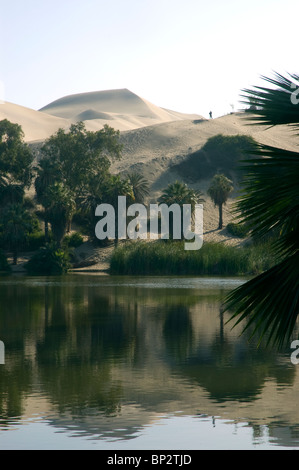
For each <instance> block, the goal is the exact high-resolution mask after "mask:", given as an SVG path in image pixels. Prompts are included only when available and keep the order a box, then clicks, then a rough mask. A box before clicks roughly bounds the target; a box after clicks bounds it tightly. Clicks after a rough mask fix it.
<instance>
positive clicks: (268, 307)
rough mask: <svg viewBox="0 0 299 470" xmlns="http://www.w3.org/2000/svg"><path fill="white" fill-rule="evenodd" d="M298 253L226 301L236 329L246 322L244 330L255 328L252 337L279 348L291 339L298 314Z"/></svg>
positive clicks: (239, 288)
mask: <svg viewBox="0 0 299 470" xmlns="http://www.w3.org/2000/svg"><path fill="white" fill-rule="evenodd" d="M298 266H299V253H297V254H296V255H294V256H291V257H289V258H286V259H284V260H283V261H282V262H280V263H279V264H277V265H276V266H274V267H273V268H271V269H269V270H268V271H266V272H265V273H263V274H260V275H259V276H257V277H255V278H254V279H251V280H250V281H247V282H246V283H245V284H243V285H241V286H240V287H238V288H237V289H235V290H234V291H232V292H231V293H230V294H229V295H228V296H227V298H226V302H225V309H226V310H229V311H230V310H231V311H233V312H234V313H233V314H232V316H231V317H230V319H229V320H228V323H229V322H231V321H233V320H235V323H234V325H233V327H235V326H236V325H237V324H239V323H241V322H242V321H246V326H245V327H244V329H243V331H245V330H248V328H249V327H250V326H253V331H252V334H251V336H254V335H256V334H258V335H259V340H260V342H261V341H262V339H263V338H265V337H267V340H266V343H267V344H268V345H269V344H270V343H272V344H273V345H275V346H277V347H278V348H281V347H283V345H284V344H285V343H286V342H287V341H289V340H290V338H291V336H292V333H293V331H294V327H295V324H296V320H297V316H298V313H299V276H298V269H299V268H298Z"/></svg>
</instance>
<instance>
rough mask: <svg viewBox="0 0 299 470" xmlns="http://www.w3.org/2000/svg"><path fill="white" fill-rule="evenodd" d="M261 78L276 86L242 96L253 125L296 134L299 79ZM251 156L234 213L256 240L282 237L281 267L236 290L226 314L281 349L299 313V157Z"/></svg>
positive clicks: (261, 149) (277, 152)
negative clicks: (287, 128) (289, 128)
mask: <svg viewBox="0 0 299 470" xmlns="http://www.w3.org/2000/svg"><path fill="white" fill-rule="evenodd" d="M263 78H264V80H265V81H266V82H269V83H270V84H271V85H272V86H271V87H267V86H265V87H255V88H254V89H253V90H247V89H246V90H244V95H243V97H244V98H245V101H246V99H248V98H250V102H251V103H253V104H254V105H255V107H256V110H255V111H254V113H255V114H254V115H252V116H251V117H250V119H251V121H252V123H253V124H255V123H264V124H267V125H269V126H275V125H279V124H289V125H291V126H292V127H293V128H294V129H295V130H296V131H298V129H299V105H298V104H297V102H296V100H294V90H295V91H296V90H297V91H298V89H299V87H298V86H297V85H298V80H299V76H298V75H290V76H289V77H284V76H282V75H280V74H275V76H274V78H267V77H263ZM294 81H295V82H297V85H296V83H294ZM273 85H274V87H273ZM296 87H297V88H296ZM251 154H253V155H254V158H251V159H250V160H247V162H244V163H243V164H242V166H243V167H244V171H245V177H244V189H243V193H242V196H241V197H240V199H239V201H238V202H237V204H236V210H237V211H240V213H241V220H242V221H243V222H245V223H246V224H248V226H249V228H251V230H252V234H253V235H254V236H255V238H262V237H264V236H265V235H267V234H268V233H271V231H273V229H276V230H278V231H279V233H280V236H279V238H278V239H277V241H276V242H275V243H274V244H273V249H274V250H275V253H276V254H277V256H278V261H277V264H276V265H275V266H273V267H272V268H271V269H269V270H267V271H265V272H264V273H262V274H261V275H259V276H257V277H255V278H254V279H252V280H250V281H248V282H246V283H245V284H243V285H242V286H240V287H239V288H237V289H235V290H233V291H232V292H231V293H230V294H229V295H228V296H227V298H226V302H225V308H226V310H231V311H233V314H232V317H231V319H230V320H234V321H235V324H238V323H240V322H241V321H247V323H246V326H245V329H246V328H248V327H249V325H255V327H254V334H257V333H258V334H259V336H260V339H262V338H263V337H264V336H265V335H267V342H268V344H269V343H272V344H274V345H277V346H278V347H281V346H283V345H284V344H286V342H288V341H289V340H290V338H291V336H292V334H293V332H294V327H295V323H296V319H297V316H298V313H299V268H298V266H299V184H298V182H299V152H291V151H287V150H285V149H280V148H276V147H270V146H266V145H261V144H257V145H256V147H255V150H254V151H253V152H251Z"/></svg>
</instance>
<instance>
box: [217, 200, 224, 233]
mask: <svg viewBox="0 0 299 470" xmlns="http://www.w3.org/2000/svg"><path fill="white" fill-rule="evenodd" d="M222 227H223V211H222V204H219V227H218V230H220V229H222Z"/></svg>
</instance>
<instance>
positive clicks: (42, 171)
mask: <svg viewBox="0 0 299 470" xmlns="http://www.w3.org/2000/svg"><path fill="white" fill-rule="evenodd" d="M36 174H37V176H36V178H35V182H34V186H35V192H36V200H37V202H38V203H39V204H41V205H42V206H44V207H45V205H46V203H47V201H46V197H45V196H46V193H47V190H48V188H49V187H50V186H52V185H54V184H55V183H57V182H59V181H60V178H61V173H60V171H59V167H58V165H57V162H55V161H53V160H51V158H44V159H42V160H40V162H39V165H38V167H37V168H36ZM40 215H42V217H43V219H44V224H45V240H46V242H47V241H48V233H49V220H48V216H47V211H44V212H43V213H42V214H40Z"/></svg>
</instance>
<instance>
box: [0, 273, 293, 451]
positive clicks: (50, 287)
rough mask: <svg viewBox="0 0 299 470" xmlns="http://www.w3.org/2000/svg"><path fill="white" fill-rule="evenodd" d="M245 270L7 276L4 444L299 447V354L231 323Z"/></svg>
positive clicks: (0, 402)
mask: <svg viewBox="0 0 299 470" xmlns="http://www.w3.org/2000/svg"><path fill="white" fill-rule="evenodd" d="M241 282H243V281H242V280H240V279H215V278H213V279H210V278H193V277H190V278H188V277H186V278H175V277H171V278H167V277H163V278H153V277H148V278H141V277H122V278H120V277H108V276H100V275H68V276H66V277H62V278H61V277H59V278H55V277H51V278H38V277H23V276H20V277H18V276H10V277H2V278H0V301H1V311H0V340H2V341H3V342H4V344H5V364H4V365H0V449H110V450H121V449H130V450H132V449H135V450H137V449H174V450H179V449H222V448H224V449H267V448H272V449H283V448H290V447H291V448H296V447H298V448H299V410H298V406H297V402H298V393H299V375H298V370H299V365H298V366H295V365H293V364H292V363H291V361H290V354H291V352H292V350H291V349H287V350H286V351H284V352H281V353H277V352H275V351H272V350H267V349H265V348H264V347H261V348H260V349H257V348H256V345H255V343H248V336H245V335H242V336H240V335H239V333H240V331H241V330H240V329H236V330H233V331H231V327H230V326H229V325H226V324H225V322H226V320H227V319H228V315H226V314H225V315H223V314H222V313H221V309H220V299H221V298H222V296H223V295H224V294H225V293H227V292H228V290H230V289H231V288H233V287H236V286H237V285H239V284H240V283H241Z"/></svg>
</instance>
